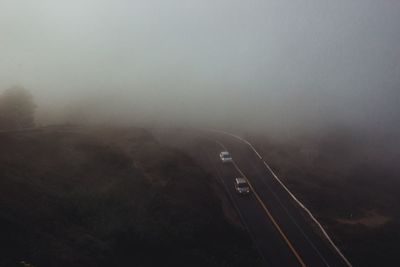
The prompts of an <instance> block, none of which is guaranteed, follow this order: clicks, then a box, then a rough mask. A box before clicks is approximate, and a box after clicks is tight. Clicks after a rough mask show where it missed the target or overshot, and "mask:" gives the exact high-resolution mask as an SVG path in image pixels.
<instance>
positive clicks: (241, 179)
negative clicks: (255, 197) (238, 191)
mask: <svg viewBox="0 0 400 267" xmlns="http://www.w3.org/2000/svg"><path fill="white" fill-rule="evenodd" d="M235 180H236V183H238V184H247V181H246V179H244V178H236V179H235Z"/></svg>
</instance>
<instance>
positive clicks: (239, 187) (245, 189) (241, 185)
mask: <svg viewBox="0 0 400 267" xmlns="http://www.w3.org/2000/svg"><path fill="white" fill-rule="evenodd" d="M234 184H235V189H236V192H238V193H239V194H241V195H246V194H248V193H250V186H249V184H248V182H247V180H246V179H244V178H235V182H234Z"/></svg>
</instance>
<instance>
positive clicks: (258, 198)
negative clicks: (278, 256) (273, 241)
mask: <svg viewBox="0 0 400 267" xmlns="http://www.w3.org/2000/svg"><path fill="white" fill-rule="evenodd" d="M233 165H234V166H235V168H236V170H237V171H238V172H239V173H240V174H241V175H242V176H243V177H244V178H245V179H246V180H247V183H248V184H249V186H250V188H251V191H253V194H254V196H255V197H256V199H257V201H258V202H259V203H260V205H261V207H262V208H263V210H264V211H265V213H266V214H267V216H268V218H269V219H270V220H271V222H272V223H273V224H274V226H275V228H276V229H277V230H278V232H279V234H280V235H281V236H282V238H283V240H284V241H285V242H286V244H287V245H288V246H289V248H290V250H291V251H292V253H293V254H294V256H295V257H296V259H297V260H298V261H299V263H300V265H301V266H302V267H306V264H305V263H304V261H303V259H302V258H301V257H300V255H299V253H298V252H297V251H296V249H295V248H294V247H293V245H292V243H291V242H290V241H289V239H288V238H287V236H286V235H285V233H284V232H283V231H282V229H281V227H280V226H279V225H278V223H277V222H276V220H275V219H274V217H273V216H272V214H271V212H270V211H269V210H268V208H267V207H266V206H265V204H264V202H263V201H262V200H261V198H260V196H259V195H258V194H257V192H256V190H254V187H253V185H252V184H251V183H250V181H249V179H248V178H247V176H246V175H245V174H244V173H243V172H242V170H240V169H239V167H238V166H237V164H236V162H234V161H233Z"/></svg>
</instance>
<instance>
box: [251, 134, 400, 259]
mask: <svg viewBox="0 0 400 267" xmlns="http://www.w3.org/2000/svg"><path fill="white" fill-rule="evenodd" d="M249 140H252V142H253V144H254V145H255V146H256V148H257V149H258V150H259V151H260V152H261V154H262V156H263V157H264V159H265V160H266V162H268V163H269V164H270V165H271V167H272V169H273V170H274V171H275V172H276V173H277V175H278V176H279V177H280V179H282V180H283V181H284V182H285V184H286V185H287V186H288V188H289V189H290V190H291V191H292V192H293V193H295V195H296V196H297V197H298V198H299V199H300V200H301V201H302V202H303V203H304V204H305V205H306V206H307V207H308V208H309V209H310V210H311V211H312V213H313V214H314V215H316V217H317V218H318V220H319V221H320V222H321V223H322V224H323V225H324V226H325V228H326V229H327V231H328V233H330V235H331V237H332V238H333V240H334V241H335V243H336V244H337V245H339V247H340V248H342V250H343V252H344V254H345V255H346V256H347V257H348V258H349V260H350V261H351V262H352V263H353V264H354V266H399V264H400V256H399V255H400V247H399V245H398V243H399V242H400V209H399V208H398V204H399V203H400V180H399V178H400V167H399V166H398V162H399V160H400V154H399V152H398V150H397V149H396V147H398V146H397V145H396V144H398V143H397V142H395V140H397V138H394V137H393V136H385V137H384V138H382V139H380V140H371V139H368V138H365V137H363V135H362V134H359V133H353V132H351V131H346V130H344V129H341V131H338V130H335V131H331V132H328V133H326V134H323V135H321V136H320V137H319V138H315V137H313V138H311V137H310V136H303V137H299V138H293V139H291V140H285V141H276V140H272V139H269V138H266V137H265V136H252V137H250V136H249ZM384 144H386V145H384ZM389 144H392V146H390V145H389Z"/></svg>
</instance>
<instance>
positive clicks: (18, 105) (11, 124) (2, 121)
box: [0, 86, 36, 129]
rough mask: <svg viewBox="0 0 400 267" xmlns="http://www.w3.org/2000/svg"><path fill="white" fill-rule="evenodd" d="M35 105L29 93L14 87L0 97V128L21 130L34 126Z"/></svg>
mask: <svg viewBox="0 0 400 267" xmlns="http://www.w3.org/2000/svg"><path fill="white" fill-rule="evenodd" d="M35 109H36V105H35V103H34V102H33V97H32V95H31V93H30V92H29V91H28V90H26V89H25V88H23V87H19V86H15V87H12V88H10V89H7V90H6V91H4V92H3V93H2V94H1V95H0V128H3V129H22V128H29V127H33V126H34V115H35Z"/></svg>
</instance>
